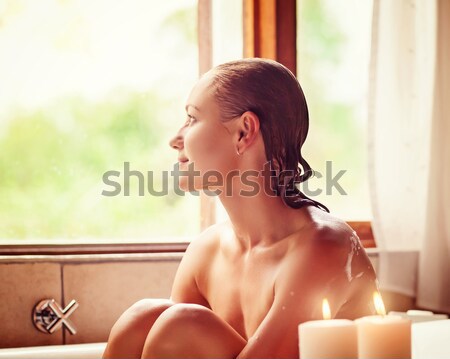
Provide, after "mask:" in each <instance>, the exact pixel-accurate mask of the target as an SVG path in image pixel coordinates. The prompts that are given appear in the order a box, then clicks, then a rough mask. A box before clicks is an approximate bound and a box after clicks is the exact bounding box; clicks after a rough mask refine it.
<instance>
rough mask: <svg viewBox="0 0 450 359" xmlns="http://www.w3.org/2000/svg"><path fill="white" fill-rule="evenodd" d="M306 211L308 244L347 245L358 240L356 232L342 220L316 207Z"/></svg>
mask: <svg viewBox="0 0 450 359" xmlns="http://www.w3.org/2000/svg"><path fill="white" fill-rule="evenodd" d="M308 212H309V220H308V225H307V226H306V232H307V237H308V239H309V240H308V245H310V246H343V247H348V246H351V245H354V244H355V241H359V238H358V235H357V234H356V232H355V231H354V230H353V228H352V227H350V226H349V225H348V224H347V222H345V221H344V220H342V219H340V218H338V217H336V216H334V215H332V214H330V213H328V212H325V211H322V210H321V209H319V208H316V207H314V208H311V209H308Z"/></svg>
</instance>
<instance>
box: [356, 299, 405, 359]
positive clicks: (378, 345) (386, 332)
mask: <svg viewBox="0 0 450 359" xmlns="http://www.w3.org/2000/svg"><path fill="white" fill-rule="evenodd" d="M374 302H375V308H376V309H377V312H378V313H379V314H380V315H372V316H368V317H363V318H359V319H357V320H356V321H355V322H356V325H357V327H358V352H359V358H361V359H371V358H378V359H383V358H389V359H396V358H402V359H407V358H411V321H410V320H409V319H407V318H402V317H400V316H395V315H389V316H386V315H385V314H386V311H385V309H384V305H383V301H382V300H381V296H380V295H379V294H378V293H375V294H374Z"/></svg>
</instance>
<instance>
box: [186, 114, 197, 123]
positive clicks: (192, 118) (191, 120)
mask: <svg viewBox="0 0 450 359" xmlns="http://www.w3.org/2000/svg"><path fill="white" fill-rule="evenodd" d="M187 117H188V118H187V120H186V124H191V123H193V122H195V121H196V118H195V117H193V116H191V115H189V114H188V115H187Z"/></svg>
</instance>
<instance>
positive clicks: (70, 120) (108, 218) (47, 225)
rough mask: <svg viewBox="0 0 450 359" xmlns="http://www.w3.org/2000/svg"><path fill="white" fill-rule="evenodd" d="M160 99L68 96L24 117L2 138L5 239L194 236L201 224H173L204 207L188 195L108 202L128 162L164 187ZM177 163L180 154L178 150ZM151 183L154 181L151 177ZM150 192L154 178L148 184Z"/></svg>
mask: <svg viewBox="0 0 450 359" xmlns="http://www.w3.org/2000/svg"><path fill="white" fill-rule="evenodd" d="M164 105H165V104H164V103H162V102H161V100H159V99H158V98H157V97H156V96H155V95H154V94H147V95H146V96H142V95H141V94H136V93H131V92H126V91H123V90H122V91H118V92H115V93H113V94H111V95H110V96H109V97H108V98H106V99H105V100H103V101H101V102H96V103H93V102H88V101H86V100H83V99H81V98H65V99H63V100H60V101H57V102H56V103H54V104H52V105H50V106H47V107H46V108H45V110H36V111H31V112H28V113H25V112H23V111H22V112H17V113H15V114H14V115H12V116H10V118H9V125H8V126H7V128H6V131H5V132H4V134H3V136H2V138H1V139H0V149H1V151H0V198H1V203H0V217H1V218H2V226H3V228H1V236H2V237H9V238H29V237H45V238H53V237H69V238H73V237H82V236H89V237H90V236H100V237H130V238H133V237H148V236H158V235H162V236H164V235H172V236H175V235H180V234H189V233H192V232H194V231H196V230H197V226H198V224H197V223H192V221H188V220H186V221H182V220H179V221H177V223H178V224H177V223H173V220H172V219H173V215H172V213H173V211H175V212H183V211H185V210H186V206H188V205H189V206H194V207H195V206H197V205H196V204H195V203H194V202H193V201H192V200H193V198H191V199H189V198H188V197H189V196H187V197H180V196H175V195H174V194H173V191H172V192H171V193H172V194H171V195H170V196H164V197H152V196H151V195H150V194H148V192H145V195H144V196H143V197H139V196H138V189H137V180H136V179H134V178H133V179H131V185H132V188H131V196H130V197H124V195H123V192H122V194H121V195H120V196H117V197H104V196H102V195H101V192H102V191H103V190H109V188H108V187H107V186H106V185H105V184H103V182H102V175H103V173H104V172H105V171H108V170H117V171H120V172H121V173H122V177H121V178H120V181H119V182H121V183H122V184H123V163H124V162H125V161H128V162H130V167H131V169H132V170H133V169H135V170H140V171H141V172H143V173H144V174H146V173H147V172H148V171H153V172H154V173H153V176H154V179H155V184H154V187H155V189H161V188H162V183H161V178H162V175H161V171H163V170H170V169H171V166H169V163H171V162H167V156H166V157H164V156H162V158H158V156H157V154H158V153H161V152H165V153H167V152H168V145H167V143H166V142H163V141H162V139H163V138H164V137H167V135H166V134H164V136H161V126H159V122H160V116H159V110H158V109H161V108H163V107H164ZM172 160H173V162H175V161H176V154H175V152H173V157H172ZM146 177H147V176H146ZM145 182H146V183H145V185H146V186H147V183H148V181H147V178H146V181H145Z"/></svg>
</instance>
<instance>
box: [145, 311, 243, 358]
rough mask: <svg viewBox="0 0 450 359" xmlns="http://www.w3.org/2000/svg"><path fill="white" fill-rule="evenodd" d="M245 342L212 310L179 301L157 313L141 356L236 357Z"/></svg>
mask: <svg viewBox="0 0 450 359" xmlns="http://www.w3.org/2000/svg"><path fill="white" fill-rule="evenodd" d="M246 343H247V342H246V340H245V339H244V338H242V336H241V335H239V333H238V332H236V330H234V328H233V327H231V326H230V325H229V324H228V323H227V322H225V321H224V320H223V319H221V318H220V317H218V316H217V315H216V314H215V313H214V312H213V311H212V310H210V309H208V308H206V307H203V306H201V305H197V304H184V303H180V304H175V305H173V306H171V307H170V308H169V309H167V310H166V311H164V313H162V314H161V315H160V316H159V317H158V319H157V320H156V322H155V323H154V326H153V327H152V330H151V331H150V333H149V334H148V337H147V339H146V341H145V345H144V350H143V352H142V358H197V359H199V358H235V357H236V356H237V355H238V354H239V353H240V352H241V350H242V349H243V348H244V346H245V345H246Z"/></svg>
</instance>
